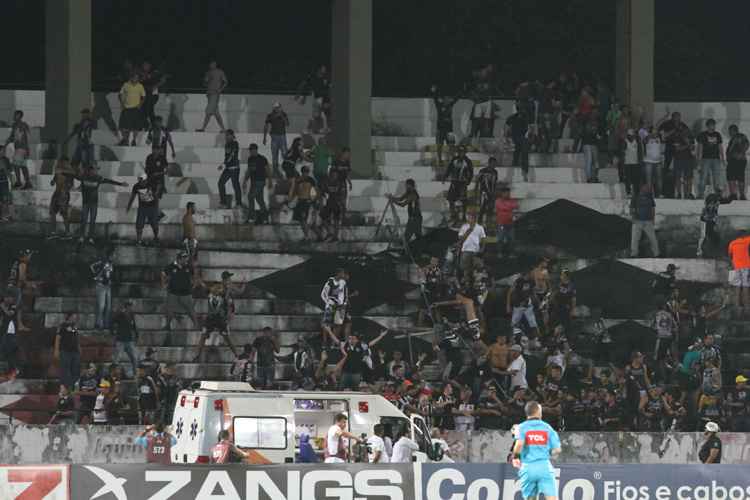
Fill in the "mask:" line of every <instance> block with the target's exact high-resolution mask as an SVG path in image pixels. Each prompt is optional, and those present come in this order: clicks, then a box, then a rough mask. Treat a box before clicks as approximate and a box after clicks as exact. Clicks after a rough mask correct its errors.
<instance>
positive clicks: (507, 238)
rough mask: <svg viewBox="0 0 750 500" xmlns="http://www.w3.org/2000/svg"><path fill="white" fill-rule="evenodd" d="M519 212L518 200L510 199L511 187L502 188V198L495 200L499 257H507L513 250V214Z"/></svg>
mask: <svg viewBox="0 0 750 500" xmlns="http://www.w3.org/2000/svg"><path fill="white" fill-rule="evenodd" d="M516 210H518V200H516V199H514V198H511V197H510V187H508V186H502V187H501V188H500V197H499V198H498V199H497V200H495V216H496V219H497V236H496V238H497V256H498V258H503V257H507V256H509V255H510V254H511V252H512V250H513V214H514V212H515V211H516Z"/></svg>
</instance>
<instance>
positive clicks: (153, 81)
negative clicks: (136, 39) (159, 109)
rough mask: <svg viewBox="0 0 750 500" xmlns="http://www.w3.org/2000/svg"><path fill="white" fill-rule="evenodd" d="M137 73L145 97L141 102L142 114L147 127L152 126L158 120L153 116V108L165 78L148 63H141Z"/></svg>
mask: <svg viewBox="0 0 750 500" xmlns="http://www.w3.org/2000/svg"><path fill="white" fill-rule="evenodd" d="M139 73H140V75H141V83H142V84H143V89H144V90H145V91H146V97H145V98H144V100H143V114H144V116H145V117H146V119H147V120H148V123H149V125H151V126H153V125H154V123H156V119H157V118H158V117H157V116H155V114H154V107H155V106H156V102H157V101H158V100H159V87H160V86H162V85H164V83H165V82H166V80H167V77H166V75H164V73H162V72H161V71H159V70H158V69H155V68H154V67H153V66H152V65H151V63H150V62H148V61H144V62H143V65H142V66H141V70H140V72H139Z"/></svg>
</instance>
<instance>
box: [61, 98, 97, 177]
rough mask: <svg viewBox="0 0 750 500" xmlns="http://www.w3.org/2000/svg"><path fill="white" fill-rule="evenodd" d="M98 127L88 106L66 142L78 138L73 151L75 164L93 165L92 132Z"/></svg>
mask: <svg viewBox="0 0 750 500" xmlns="http://www.w3.org/2000/svg"><path fill="white" fill-rule="evenodd" d="M95 127H96V122H94V120H93V119H92V118H91V111H90V110H89V109H88V108H84V109H82V110H81V121H79V122H78V123H76V124H75V125H73V131H72V132H71V133H70V135H69V136H68V138H67V139H65V144H67V143H68V142H70V140H71V139H72V138H73V137H75V138H76V149H75V152H74V153H73V162H72V163H73V166H74V167H77V166H78V165H81V164H83V165H84V166H87V165H91V164H92V163H93V162H94V144H93V143H92V142H91V134H92V133H93V131H94V128H95Z"/></svg>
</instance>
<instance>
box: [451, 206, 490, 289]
mask: <svg viewBox="0 0 750 500" xmlns="http://www.w3.org/2000/svg"><path fill="white" fill-rule="evenodd" d="M486 237H487V234H486V233H485V232H484V228H483V227H482V226H481V225H479V224H477V214H476V213H474V212H470V213H469V215H468V222H467V223H466V224H464V225H463V226H461V229H459V231H458V244H459V247H458V250H459V259H460V263H461V271H462V272H463V274H464V280H467V279H469V278H470V277H471V273H472V272H473V270H474V257H477V256H479V254H481V253H482V252H483V251H484V239H485V238H486Z"/></svg>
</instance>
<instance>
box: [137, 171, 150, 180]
mask: <svg viewBox="0 0 750 500" xmlns="http://www.w3.org/2000/svg"><path fill="white" fill-rule="evenodd" d="M146 177H148V176H147V175H146V174H145V173H144V174H141V175H139V176H138V180H139V181H142V180H145V179H146Z"/></svg>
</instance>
